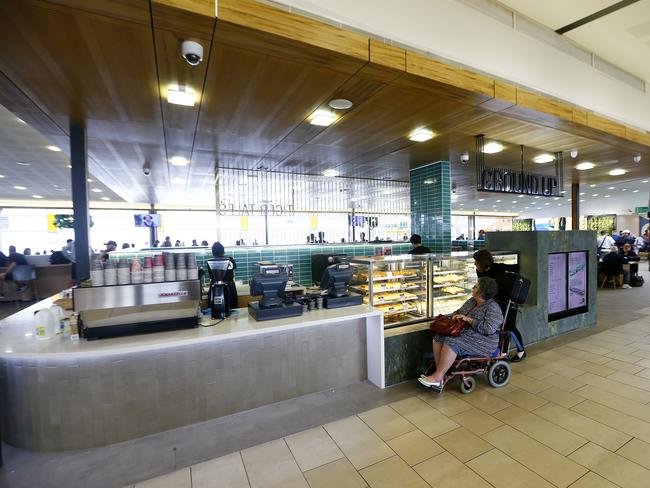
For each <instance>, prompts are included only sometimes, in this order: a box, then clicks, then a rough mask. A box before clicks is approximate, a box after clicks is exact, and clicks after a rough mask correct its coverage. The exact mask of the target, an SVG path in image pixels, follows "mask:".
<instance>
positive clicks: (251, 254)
mask: <svg viewBox="0 0 650 488" xmlns="http://www.w3.org/2000/svg"><path fill="white" fill-rule="evenodd" d="M388 247H389V248H391V249H392V253H393V254H404V253H407V252H408V251H409V249H411V247H412V246H411V245H410V244H409V243H408V242H406V243H404V242H399V243H378V244H376V245H373V244H348V245H345V244H325V245H322V246H319V245H312V246H269V247H230V248H226V255H227V256H232V257H233V258H234V259H235V261H236V262H237V270H236V271H235V279H236V280H237V281H244V282H247V281H248V280H250V278H251V277H252V276H253V274H254V273H255V272H256V266H255V263H257V262H259V261H271V262H273V263H275V264H293V272H294V280H295V281H297V282H298V283H300V284H302V285H306V286H308V285H311V284H312V281H311V255H312V254H326V253H332V254H346V255H348V256H373V255H374V254H375V248H381V249H384V248H388ZM162 251H163V249H160V248H159V249H157V250H153V249H152V250H150V251H146V250H145V251H138V252H113V253H111V255H110V257H111V259H118V258H121V257H123V258H129V259H131V258H134V257H136V256H138V257H143V256H151V255H153V254H159V253H161V252H162ZM164 251H166V252H194V253H195V254H196V261H197V264H198V266H199V267H200V268H204V269H206V280H207V268H206V264H205V262H206V261H207V260H208V259H211V258H212V252H211V251H210V249H205V248H198V249H197V248H182V249H181V248H171V249H170V248H166V249H164Z"/></svg>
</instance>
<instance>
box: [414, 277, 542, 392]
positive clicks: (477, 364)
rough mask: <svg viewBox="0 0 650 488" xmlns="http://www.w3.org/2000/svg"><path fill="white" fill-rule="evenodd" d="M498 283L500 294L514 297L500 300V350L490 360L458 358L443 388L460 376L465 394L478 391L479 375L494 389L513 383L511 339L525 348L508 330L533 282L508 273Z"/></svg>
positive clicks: (469, 357)
mask: <svg viewBox="0 0 650 488" xmlns="http://www.w3.org/2000/svg"><path fill="white" fill-rule="evenodd" d="M496 282H497V285H498V286H499V290H508V289H509V290H510V294H509V295H507V294H506V295H505V296H506V297H507V299H505V300H502V301H500V300H498V299H497V302H499V306H500V307H501V310H502V312H503V322H502V324H501V330H500V331H499V345H498V346H497V349H496V350H495V351H494V353H492V355H491V356H490V357H472V356H459V357H457V358H456V360H455V361H454V364H453V365H452V366H451V368H449V370H448V371H447V372H446V373H445V377H444V378H443V381H442V386H443V387H444V386H445V385H446V384H447V383H448V382H449V381H451V380H452V379H453V378H455V377H456V376H459V377H460V380H461V381H460V385H459V386H460V391H461V393H465V394H467V393H471V392H472V391H474V389H475V388H476V378H475V377H474V376H475V375H477V374H487V381H488V383H489V384H490V386H492V387H494V388H501V387H503V386H506V385H507V384H508V381H510V375H511V369H510V364H509V363H508V357H509V351H510V339H512V340H514V341H515V344H517V345H518V346H521V344H519V341H518V340H517V337H516V336H515V334H514V333H513V332H512V331H508V330H504V329H505V327H506V325H507V324H508V321H509V320H512V321H516V320H517V309H518V308H519V306H520V305H522V304H523V303H525V301H526V298H528V292H529V290H530V280H528V279H526V278H524V277H522V276H519V275H517V274H514V273H504V274H503V275H501V276H499V277H498V278H497V280H496ZM433 371H435V363H434V362H432V363H431V365H430V366H429V367H428V368H427V370H426V371H425V372H424V373H423V374H424V375H425V376H428V375H430V374H431V373H433Z"/></svg>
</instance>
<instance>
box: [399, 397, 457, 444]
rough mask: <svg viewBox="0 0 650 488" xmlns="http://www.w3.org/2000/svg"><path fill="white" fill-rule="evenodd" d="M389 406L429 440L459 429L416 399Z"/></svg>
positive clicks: (449, 420)
mask: <svg viewBox="0 0 650 488" xmlns="http://www.w3.org/2000/svg"><path fill="white" fill-rule="evenodd" d="M391 406H392V407H393V408H394V409H395V410H396V411H397V413H399V414H400V415H402V416H403V417H404V418H405V419H406V420H408V421H409V422H411V423H412V424H413V425H415V426H416V427H417V428H418V429H420V430H421V431H422V432H424V433H425V434H426V435H428V436H429V437H431V438H433V437H437V436H439V435H442V434H444V433H445V432H449V431H450V430H454V429H456V428H458V427H459V425H458V424H457V423H456V422H455V421H453V420H451V419H450V418H449V417H447V416H446V415H443V414H442V413H440V412H439V411H438V410H436V409H435V408H433V407H432V406H431V405H429V404H428V403H427V402H424V401H422V400H420V399H419V398H417V397H412V398H409V399H407V400H402V401H400V402H395V403H392V404H391Z"/></svg>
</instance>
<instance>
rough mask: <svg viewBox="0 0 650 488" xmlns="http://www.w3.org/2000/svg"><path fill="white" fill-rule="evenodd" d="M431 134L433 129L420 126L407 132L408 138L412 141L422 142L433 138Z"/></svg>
mask: <svg viewBox="0 0 650 488" xmlns="http://www.w3.org/2000/svg"><path fill="white" fill-rule="evenodd" d="M433 136H434V134H433V131H430V130H429V129H425V128H423V127H422V128H420V129H416V130H414V131H413V132H411V133H410V134H409V140H411V141H414V142H424V141H428V140H429V139H433Z"/></svg>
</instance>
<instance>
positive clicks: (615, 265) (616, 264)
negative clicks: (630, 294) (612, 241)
mask: <svg viewBox="0 0 650 488" xmlns="http://www.w3.org/2000/svg"><path fill="white" fill-rule="evenodd" d="M624 264H627V261H626V259H625V257H624V256H623V254H621V253H619V252H618V247H617V246H616V245H613V246H612V247H611V249H610V251H609V252H608V253H607V254H605V255H604V256H603V268H602V271H603V273H605V274H607V275H610V276H614V277H616V276H620V275H623V288H630V271H629V270H628V269H625V268H624V267H623V265H624Z"/></svg>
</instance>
